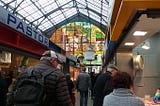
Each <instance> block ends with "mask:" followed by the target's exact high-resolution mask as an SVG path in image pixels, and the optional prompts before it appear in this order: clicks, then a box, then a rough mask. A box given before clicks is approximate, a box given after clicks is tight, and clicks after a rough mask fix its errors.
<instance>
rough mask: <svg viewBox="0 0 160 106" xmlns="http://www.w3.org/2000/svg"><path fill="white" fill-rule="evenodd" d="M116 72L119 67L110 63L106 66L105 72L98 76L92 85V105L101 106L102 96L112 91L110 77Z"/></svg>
mask: <svg viewBox="0 0 160 106" xmlns="http://www.w3.org/2000/svg"><path fill="white" fill-rule="evenodd" d="M118 72H119V69H118V68H117V66H115V65H114V64H110V65H108V66H107V70H106V72H105V73H102V74H100V75H99V76H98V78H97V80H96V83H95V86H94V91H95V97H94V100H93V106H102V104H103V98H104V96H105V95H108V94H109V93H111V92H112V91H113V88H112V77H113V76H115V75H116V74H117V73H118Z"/></svg>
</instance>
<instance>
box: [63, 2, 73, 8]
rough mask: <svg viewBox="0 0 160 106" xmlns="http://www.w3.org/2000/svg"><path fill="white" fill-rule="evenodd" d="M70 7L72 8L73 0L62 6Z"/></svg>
mask: <svg viewBox="0 0 160 106" xmlns="http://www.w3.org/2000/svg"><path fill="white" fill-rule="evenodd" d="M71 8H73V2H69V3H67V4H65V5H64V6H63V7H62V9H71Z"/></svg>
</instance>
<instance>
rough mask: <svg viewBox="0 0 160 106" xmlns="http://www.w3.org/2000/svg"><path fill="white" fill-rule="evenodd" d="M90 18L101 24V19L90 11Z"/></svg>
mask: <svg viewBox="0 0 160 106" xmlns="http://www.w3.org/2000/svg"><path fill="white" fill-rule="evenodd" d="M89 14H90V17H91V18H92V19H94V20H96V21H98V22H100V19H101V17H100V16H98V15H96V14H94V13H93V12H91V11H89Z"/></svg>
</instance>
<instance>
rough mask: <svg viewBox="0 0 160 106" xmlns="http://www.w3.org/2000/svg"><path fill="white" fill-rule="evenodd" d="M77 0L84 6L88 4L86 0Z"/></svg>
mask: <svg viewBox="0 0 160 106" xmlns="http://www.w3.org/2000/svg"><path fill="white" fill-rule="evenodd" d="M76 1H77V4H82V5H84V6H86V5H87V4H86V0H76Z"/></svg>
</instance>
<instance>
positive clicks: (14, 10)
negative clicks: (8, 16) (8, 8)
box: [13, 0, 24, 14]
mask: <svg viewBox="0 0 160 106" xmlns="http://www.w3.org/2000/svg"><path fill="white" fill-rule="evenodd" d="M23 2H24V0H22V1H21V2H20V3H19V4H18V5H17V6H16V7H15V8H14V9H13V14H14V13H15V12H16V10H17V8H18V7H19V6H20V5H21V4H22V3H23Z"/></svg>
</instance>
